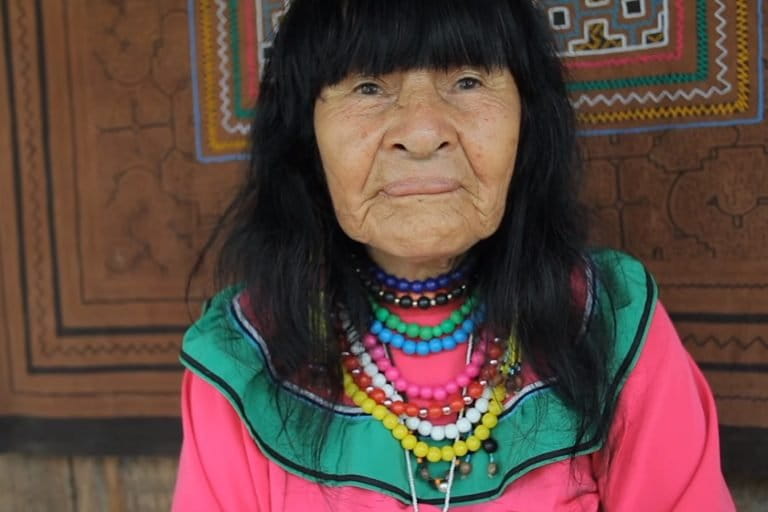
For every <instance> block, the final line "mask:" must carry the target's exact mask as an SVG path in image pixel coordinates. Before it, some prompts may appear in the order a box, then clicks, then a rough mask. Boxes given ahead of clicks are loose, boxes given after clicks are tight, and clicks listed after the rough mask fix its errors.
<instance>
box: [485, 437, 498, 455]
mask: <svg viewBox="0 0 768 512" xmlns="http://www.w3.org/2000/svg"><path fill="white" fill-rule="evenodd" d="M498 449H499V443H497V442H496V440H495V439H494V438H492V437H489V438H488V439H486V440H485V441H483V450H485V451H486V453H488V454H492V453H496V450H498Z"/></svg>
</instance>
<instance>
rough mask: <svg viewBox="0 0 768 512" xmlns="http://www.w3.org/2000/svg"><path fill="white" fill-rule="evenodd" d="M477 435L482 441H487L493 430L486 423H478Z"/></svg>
mask: <svg viewBox="0 0 768 512" xmlns="http://www.w3.org/2000/svg"><path fill="white" fill-rule="evenodd" d="M475 437H476V438H478V439H479V440H480V441H485V440H486V439H488V438H489V437H491V430H490V429H489V428H488V427H486V426H485V425H478V426H477V427H475Z"/></svg>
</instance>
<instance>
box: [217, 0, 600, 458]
mask: <svg viewBox="0 0 768 512" xmlns="http://www.w3.org/2000/svg"><path fill="white" fill-rule="evenodd" d="M461 65H473V66H480V67H486V68H488V69H503V68H508V69H509V70H510V71H511V73H512V75H513V76H514V77H515V80H516V82H517V86H518V89H519V93H520V97H521V101H522V120H521V128H520V133H521V139H520V142H519V149H518V155H517V161H516V165H515V172H514V176H513V179H512V183H511V186H510V189H509V192H508V197H507V202H506V210H505V215H504V218H503V220H502V222H501V225H500V227H499V229H498V231H497V232H496V233H495V234H494V235H492V236H491V237H490V238H488V239H486V240H483V241H482V242H480V243H478V244H477V245H476V246H475V247H473V248H472V249H471V250H470V257H471V258H473V259H474V260H475V261H476V262H477V264H476V269H477V281H476V282H475V283H474V284H473V286H474V288H475V289H476V290H477V293H478V295H479V296H480V297H481V299H482V301H483V302H484V303H485V304H486V306H487V311H488V315H487V322H488V326H489V327H490V328H491V329H493V331H494V332H496V333H498V334H499V335H507V334H510V333H512V332H515V333H516V334H517V337H518V339H519V341H520V343H521V344H522V348H523V353H524V354H525V355H526V359H527V362H528V363H529V364H530V365H531V366H532V368H533V369H534V371H535V372H536V373H537V374H538V375H539V376H540V377H542V378H550V377H554V378H555V380H554V387H555V391H556V392H557V393H558V395H559V397H560V398H561V399H562V400H563V401H564V402H565V403H566V404H567V405H568V406H569V407H571V408H572V409H573V410H574V411H575V412H576V413H577V414H578V417H579V418H580V419H581V425H580V428H579V432H578V436H577V438H576V439H574V444H573V453H574V454H575V453H576V452H577V451H578V449H579V444H580V443H581V442H582V441H583V440H584V438H585V436H587V435H588V434H589V436H590V437H592V436H593V435H597V436H599V437H603V436H604V435H605V432H606V431H607V429H608V426H609V424H610V420H611V414H612V412H611V410H612V404H611V402H612V401H611V400H607V401H606V400H605V389H606V387H607V386H606V382H607V379H608V377H607V372H608V370H607V362H606V361H607V357H608V353H609V349H610V336H608V335H600V334H599V333H601V332H602V330H601V329H599V328H592V329H590V334H589V335H588V336H585V337H582V338H579V331H580V328H581V327H582V323H583V316H584V315H583V314H584V307H583V303H581V302H578V301H576V300H575V299H574V297H575V294H574V290H573V282H574V276H577V277H578V276H581V277H583V275H584V273H585V268H586V267H587V266H588V263H586V262H587V259H586V258H585V244H586V218H585V216H584V215H583V209H582V207H581V205H580V204H579V201H578V197H577V195H578V188H579V174H580V173H579V165H578V159H577V151H576V143H575V126H574V117H573V112H572V109H571V106H570V103H569V101H568V98H567V94H566V87H565V83H564V78H563V76H564V72H563V68H562V65H561V63H560V61H559V59H558V57H557V54H556V49H555V46H554V42H553V39H552V37H551V34H550V31H549V26H548V23H547V21H546V18H545V16H544V15H543V14H542V13H541V12H540V10H539V9H538V8H537V7H536V6H535V5H534V3H533V2H532V1H530V0H471V1H470V0H419V1H413V0H387V1H386V2H382V1H379V0H325V1H318V0H294V1H293V2H292V5H291V7H290V8H289V10H288V11H287V13H286V14H285V16H284V18H283V20H282V23H281V25H280V28H279V32H278V34H277V37H276V40H275V42H274V46H273V47H272V51H271V56H270V58H269V61H268V62H267V63H266V65H265V68H264V73H263V78H262V85H261V91H260V97H259V100H258V103H257V105H256V106H255V117H254V121H253V139H252V149H251V158H250V164H249V167H248V173H247V176H246V179H245V183H244V184H243V185H242V188H241V189H240V191H239V193H238V194H237V196H236V197H235V198H234V200H233V201H232V203H231V204H230V206H229V208H228V209H227V211H226V213H225V214H224V216H223V218H222V220H221V223H220V224H219V226H218V228H217V229H216V232H215V233H214V239H220V242H221V249H220V252H219V258H218V261H217V267H216V268H217V277H218V279H219V281H220V284H221V285H222V286H223V285H226V284H231V283H241V284H243V285H244V286H245V290H246V291H247V293H248V294H250V298H251V300H250V304H251V305H252V308H253V311H252V312H251V313H252V315H253V316H254V317H255V318H256V319H257V322H258V325H259V328H260V330H261V332H262V334H263V336H264V338H265V341H266V343H267V346H268V347H269V348H270V351H271V354H272V356H273V357H274V359H275V360H274V363H275V365H276V366H277V368H278V369H279V371H280V372H281V374H282V375H283V376H284V377H287V378H294V379H295V378H298V376H301V378H302V379H304V380H306V381H307V382H306V383H307V384H309V385H312V386H313V388H314V389H324V390H327V392H328V394H329V396H331V397H335V398H338V397H339V396H340V394H341V389H342V385H341V374H340V368H339V367H340V359H341V355H340V348H339V344H338V341H337V336H338V333H337V332H335V331H334V330H333V329H329V328H328V326H333V325H334V312H335V308H336V307H337V305H338V304H344V306H345V307H346V308H347V309H348V311H349V312H350V315H351V317H352V319H353V322H354V323H355V324H356V325H357V326H358V328H359V329H364V328H365V327H366V323H367V321H368V318H369V315H370V311H369V306H368V304H367V302H366V295H365V290H364V289H363V288H362V286H361V284H360V282H359V279H358V277H357V276H356V275H355V273H354V271H353V266H354V256H355V255H361V254H363V247H361V246H360V244H358V243H357V242H354V241H352V240H351V239H350V238H349V237H347V236H346V234H345V233H344V232H343V231H342V230H341V228H340V227H339V224H338V222H337V221H336V218H335V216H334V211H333V208H332V205H331V200H330V196H329V193H328V190H327V186H326V183H325V178H324V175H323V170H322V167H321V164H320V159H319V155H318V149H317V145H316V141H315V134H314V129H313V112H314V104H315V101H316V98H317V97H318V94H319V93H320V91H321V89H322V88H323V87H325V86H327V85H331V84H334V83H337V82H339V81H340V80H341V79H343V78H344V77H345V76H347V75H348V74H349V73H352V72H359V73H363V74H366V75H381V74H385V73H388V72H392V71H395V70H399V69H416V68H431V69H440V68H449V67H452V66H461ZM576 281H577V282H578V281H580V279H576ZM582 281H583V280H582ZM593 324H594V321H593ZM592 327H596V326H595V325H593V326H592ZM598 327H599V326H598ZM308 368H311V369H313V371H306V370H307V369H308ZM318 439H320V441H319V443H318V446H320V447H321V445H322V435H321V436H319V437H318Z"/></svg>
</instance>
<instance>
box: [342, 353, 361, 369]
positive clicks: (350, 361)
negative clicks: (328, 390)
mask: <svg viewBox="0 0 768 512" xmlns="http://www.w3.org/2000/svg"><path fill="white" fill-rule="evenodd" d="M343 363H344V368H346V369H347V370H354V369H355V368H358V367H359V366H360V362H359V361H358V360H357V358H356V357H355V356H346V357H345V358H344V361H343Z"/></svg>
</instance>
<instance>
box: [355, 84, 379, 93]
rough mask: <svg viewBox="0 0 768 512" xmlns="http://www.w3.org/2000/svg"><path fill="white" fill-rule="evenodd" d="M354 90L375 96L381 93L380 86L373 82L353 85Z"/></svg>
mask: <svg viewBox="0 0 768 512" xmlns="http://www.w3.org/2000/svg"><path fill="white" fill-rule="evenodd" d="M355 92H358V93H360V94H362V95H364V96H375V95H377V94H380V93H381V87H380V86H379V84H375V83H373V82H365V83H362V84H360V85H358V86H357V87H355Z"/></svg>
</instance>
